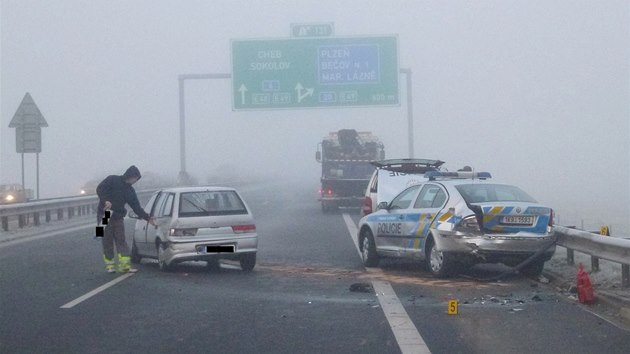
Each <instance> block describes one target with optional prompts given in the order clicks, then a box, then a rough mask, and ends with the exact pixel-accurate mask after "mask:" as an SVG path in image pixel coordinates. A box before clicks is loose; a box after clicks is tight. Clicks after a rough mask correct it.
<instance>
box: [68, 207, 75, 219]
mask: <svg viewBox="0 0 630 354" xmlns="http://www.w3.org/2000/svg"><path fill="white" fill-rule="evenodd" d="M73 216H74V208H73V207H69V208H68V219H72V217H73Z"/></svg>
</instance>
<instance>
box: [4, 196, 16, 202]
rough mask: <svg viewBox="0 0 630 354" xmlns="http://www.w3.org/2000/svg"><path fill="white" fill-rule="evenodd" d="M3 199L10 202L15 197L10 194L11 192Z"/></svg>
mask: <svg viewBox="0 0 630 354" xmlns="http://www.w3.org/2000/svg"><path fill="white" fill-rule="evenodd" d="M4 199H6V201H7V202H11V201H13V199H15V197H14V196H12V195H11V194H9V195H7V196H6V197H5V198H4Z"/></svg>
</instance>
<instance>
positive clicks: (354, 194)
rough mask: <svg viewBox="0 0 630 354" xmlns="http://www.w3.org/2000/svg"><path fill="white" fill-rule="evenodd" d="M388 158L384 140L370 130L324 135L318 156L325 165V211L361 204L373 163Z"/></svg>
mask: <svg viewBox="0 0 630 354" xmlns="http://www.w3.org/2000/svg"><path fill="white" fill-rule="evenodd" d="M384 158H385V150H384V147H383V143H382V142H381V141H380V140H379V139H378V138H377V137H376V136H374V135H372V133H370V132H357V131H356V130H354V129H342V130H339V131H338V132H332V133H330V134H329V135H328V136H327V137H324V139H323V140H322V142H321V143H319V146H318V148H317V152H316V154H315V159H316V160H317V162H320V163H321V164H322V174H321V183H322V187H321V189H320V198H319V199H320V201H321V203H322V211H323V212H328V211H330V210H335V209H337V207H339V206H349V207H357V208H358V207H360V206H361V201H362V200H363V192H364V191H365V188H366V186H367V184H368V181H369V179H370V175H371V174H372V172H373V171H374V166H372V165H370V162H372V161H375V160H382V159H384Z"/></svg>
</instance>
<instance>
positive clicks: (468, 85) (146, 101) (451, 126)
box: [0, 0, 630, 234]
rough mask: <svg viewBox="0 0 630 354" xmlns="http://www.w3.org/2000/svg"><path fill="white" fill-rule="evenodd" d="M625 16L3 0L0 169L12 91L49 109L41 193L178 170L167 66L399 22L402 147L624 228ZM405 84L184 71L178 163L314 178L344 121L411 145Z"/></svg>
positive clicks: (8, 157) (30, 160) (11, 164)
mask: <svg viewBox="0 0 630 354" xmlns="http://www.w3.org/2000/svg"><path fill="white" fill-rule="evenodd" d="M629 13H630V6H629V5H628V2H627V1H601V2H600V1H597V2H594V1H504V0H496V1H437V0H436V1H382V0H379V1H371V0H370V1H366V0H360V1H359V0H352V1H348V0H346V1H326V0H313V1H310V0H308V1H307V0H300V1H238V0H230V1H227V0H226V1H178V2H174V1H157V0H146V1H67V0H59V1H54V2H53V1H32V0H11V1H9V0H0V31H1V34H0V40H1V46H0V85H1V86H0V94H1V97H0V105H1V106H0V183H19V181H20V179H21V174H20V155H19V154H17V153H16V152H15V130H14V129H12V128H8V124H9V121H10V120H11V118H12V117H13V114H14V113H15V111H16V109H17V107H18V105H19V103H20V101H21V100H22V97H23V96H24V94H25V93H26V92H30V94H31V95H32V97H33V99H34V100H35V102H36V103H37V105H38V107H39V108H40V110H41V111H42V113H43V115H44V117H45V118H46V120H47V121H48V124H49V127H47V128H43V133H42V141H43V151H42V153H41V154H40V176H41V182H40V188H41V197H43V198H46V197H56V196H66V195H73V194H76V192H77V191H78V189H79V188H80V187H81V186H82V185H83V183H85V182H86V181H87V180H89V179H92V178H102V177H104V176H106V175H107V174H121V173H122V172H124V169H125V168H127V167H128V166H129V165H131V164H135V165H137V166H138V167H139V168H140V169H141V171H143V172H144V171H153V172H158V173H162V174H165V175H169V176H175V175H176V174H177V172H178V171H179V163H180V161H179V117H178V114H179V113H178V112H179V111H178V82H177V77H178V75H180V74H199V73H230V72H231V61H230V60H231V59H230V40H232V39H250V38H289V35H290V32H289V29H290V24H291V23H303V22H334V28H335V35H337V36H368V35H382V34H386V35H390V34H395V35H397V36H398V44H399V62H400V66H401V67H402V68H410V69H411V70H412V72H413V115H414V127H415V129H414V138H415V149H414V151H415V157H423V158H436V159H441V160H443V161H446V162H447V163H446V167H447V168H449V169H450V170H455V169H457V168H460V167H461V166H463V165H464V164H466V165H471V166H473V167H475V169H477V170H487V171H490V172H491V173H492V174H493V175H494V176H495V178H496V180H497V181H500V182H508V183H513V184H516V185H519V186H521V187H522V188H523V189H525V190H526V191H527V192H528V193H529V194H531V195H533V196H534V197H536V198H537V199H538V200H539V201H540V202H542V203H545V204H548V205H550V206H552V207H553V208H554V209H556V211H557V213H558V215H559V217H560V222H561V223H562V224H565V225H566V224H576V223H577V224H578V226H579V222H580V221H581V220H584V221H585V223H586V226H587V227H598V226H599V225H603V224H608V225H611V226H612V228H613V233H614V232H615V231H621V229H623V230H624V232H625V233H626V234H630V232H628V231H625V230H630V222H629V221H628V215H629V205H630V188H629V185H630V174H629V165H630V154H629V151H630V149H629V148H630V140H629V136H630V126H629V123H628V122H629V119H628V117H629V107H630V104H629V90H628V89H629V83H630V82H629V80H628V79H629V70H628V64H629V53H628V48H629V45H630V36H629V31H628V21H629V16H628V14H629ZM405 87H406V86H405V81H404V76H401V96H400V100H401V105H400V106H396V107H380V108H344V109H299V110H276V111H248V112H233V111H232V108H231V107H232V102H231V95H230V92H231V82H230V81H229V80H203V81H195V82H188V83H187V84H186V116H187V129H186V135H187V139H188V143H187V152H188V154H187V165H188V170H189V171H190V172H191V173H192V174H194V175H195V176H197V177H198V178H199V179H200V180H201V181H205V180H206V177H207V176H218V177H217V178H226V179H229V178H234V175H262V176H275V177H277V178H286V179H287V181H290V182H292V183H296V184H307V183H311V182H312V184H313V185H314V186H315V187H317V183H318V180H319V174H320V165H319V164H318V163H317V162H316V161H315V149H316V146H317V142H318V141H320V140H321V138H322V137H323V136H325V135H327V134H328V132H330V131H335V130H338V129H343V128H355V129H357V130H361V131H372V132H373V133H374V134H376V135H378V136H379V137H380V138H381V139H382V140H383V142H384V144H385V146H386V152H387V157H390V158H394V157H408V146H407V106H406V97H407V96H406V94H407V93H406V90H405ZM34 156H35V155H34V154H27V155H26V159H25V160H26V184H27V186H28V187H30V188H35V157H34Z"/></svg>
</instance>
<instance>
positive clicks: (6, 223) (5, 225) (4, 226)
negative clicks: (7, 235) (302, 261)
mask: <svg viewBox="0 0 630 354" xmlns="http://www.w3.org/2000/svg"><path fill="white" fill-rule="evenodd" d="M2 230H4V231H9V217H8V216H3V217H2Z"/></svg>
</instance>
